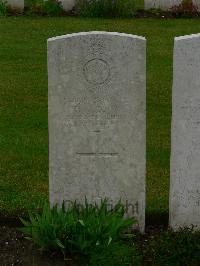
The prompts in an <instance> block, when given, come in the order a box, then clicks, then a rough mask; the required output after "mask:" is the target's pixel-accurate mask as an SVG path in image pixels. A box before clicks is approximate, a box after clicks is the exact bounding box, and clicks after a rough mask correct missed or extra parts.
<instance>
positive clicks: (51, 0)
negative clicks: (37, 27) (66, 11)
mask: <svg viewBox="0 0 200 266" xmlns="http://www.w3.org/2000/svg"><path fill="white" fill-rule="evenodd" d="M42 11H43V13H44V14H45V15H48V16H60V15H61V14H62V13H63V8H62V4H61V2H60V1H58V0H45V1H44V4H43V7H42Z"/></svg>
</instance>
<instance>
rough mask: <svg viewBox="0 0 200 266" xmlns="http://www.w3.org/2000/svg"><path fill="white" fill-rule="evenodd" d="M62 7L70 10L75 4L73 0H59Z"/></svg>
mask: <svg viewBox="0 0 200 266" xmlns="http://www.w3.org/2000/svg"><path fill="white" fill-rule="evenodd" d="M60 2H61V4H62V7H63V9H64V10H65V11H70V10H72V9H73V7H74V5H75V0H60Z"/></svg>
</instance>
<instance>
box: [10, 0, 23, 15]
mask: <svg viewBox="0 0 200 266" xmlns="http://www.w3.org/2000/svg"><path fill="white" fill-rule="evenodd" d="M6 2H7V4H8V5H9V6H10V7H11V8H13V9H16V10H17V11H20V12H23V11H24V0H7V1H6Z"/></svg>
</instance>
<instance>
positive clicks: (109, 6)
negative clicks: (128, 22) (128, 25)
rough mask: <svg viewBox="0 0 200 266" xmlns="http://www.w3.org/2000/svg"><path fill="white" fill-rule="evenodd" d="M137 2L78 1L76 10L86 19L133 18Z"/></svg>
mask: <svg viewBox="0 0 200 266" xmlns="http://www.w3.org/2000/svg"><path fill="white" fill-rule="evenodd" d="M135 9H136V8H135V0H76V4H75V10H76V12H77V13H78V14H79V15H81V16H84V17H132V16H133V15H134V13H135Z"/></svg>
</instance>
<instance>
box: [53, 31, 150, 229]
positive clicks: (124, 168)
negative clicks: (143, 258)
mask: <svg viewBox="0 0 200 266" xmlns="http://www.w3.org/2000/svg"><path fill="white" fill-rule="evenodd" d="M145 56H146V41H145V39H144V38H143V37H138V36H134V35H129V34H124V33H112V32H86V33H77V34H70V35H65V36H60V37H55V38H51V39H49V40H48V77H49V145H50V146H49V156H50V158H49V159H50V161H49V164H50V169H49V179H50V201H51V204H52V205H53V204H55V203H61V202H62V201H63V200H64V201H66V202H68V201H69V200H72V201H73V200H78V201H79V202H84V199H85V197H87V200H88V201H89V202H91V203H94V202H97V203H99V202H100V200H101V199H104V198H108V199H109V204H110V205H115V204H116V203H117V202H118V200H119V199H121V200H122V202H123V203H124V204H125V208H126V213H127V216H129V217H130V216H133V217H136V219H137V220H138V222H139V227H140V230H141V231H143V230H144V224H145V158H146V132H145V127H146V120H145V119H146V118H145V116H146V115H145V114H146V105H145V104H146V103H145V99H146V96H145V94H146V81H145V80H146V58H145Z"/></svg>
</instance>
